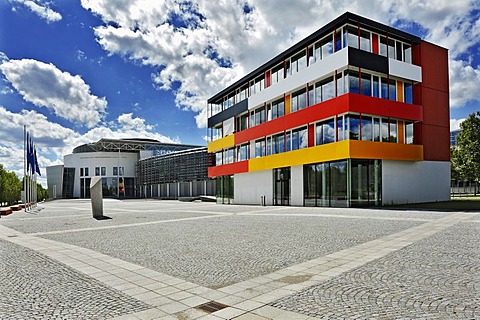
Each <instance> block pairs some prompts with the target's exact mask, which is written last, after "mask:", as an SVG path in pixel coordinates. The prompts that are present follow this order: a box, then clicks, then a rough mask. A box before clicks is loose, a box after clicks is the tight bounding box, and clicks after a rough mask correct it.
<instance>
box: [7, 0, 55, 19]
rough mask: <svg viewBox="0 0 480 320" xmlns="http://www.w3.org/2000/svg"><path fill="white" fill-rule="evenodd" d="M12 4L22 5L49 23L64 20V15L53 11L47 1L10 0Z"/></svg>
mask: <svg viewBox="0 0 480 320" xmlns="http://www.w3.org/2000/svg"><path fill="white" fill-rule="evenodd" d="M10 1H11V2H16V3H21V4H23V5H24V6H25V7H27V8H28V9H30V11H32V12H33V13H35V14H36V15H38V16H39V17H40V18H42V19H45V20H47V22H48V23H51V22H57V21H60V20H62V15H61V14H60V13H58V12H57V11H55V10H52V9H51V8H50V6H49V4H48V3H47V2H45V1H38V0H37V1H32V0H10Z"/></svg>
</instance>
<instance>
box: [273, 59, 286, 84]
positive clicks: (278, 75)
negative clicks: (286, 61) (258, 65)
mask: <svg viewBox="0 0 480 320" xmlns="http://www.w3.org/2000/svg"><path fill="white" fill-rule="evenodd" d="M282 79H283V63H281V64H279V65H278V66H276V67H274V68H273V69H272V71H271V73H270V81H271V84H274V83H277V82H278V81H280V80H282Z"/></svg>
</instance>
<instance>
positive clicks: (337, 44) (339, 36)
mask: <svg viewBox="0 0 480 320" xmlns="http://www.w3.org/2000/svg"><path fill="white" fill-rule="evenodd" d="M340 50H342V29H339V30H337V31H336V32H335V52H337V51H340Z"/></svg>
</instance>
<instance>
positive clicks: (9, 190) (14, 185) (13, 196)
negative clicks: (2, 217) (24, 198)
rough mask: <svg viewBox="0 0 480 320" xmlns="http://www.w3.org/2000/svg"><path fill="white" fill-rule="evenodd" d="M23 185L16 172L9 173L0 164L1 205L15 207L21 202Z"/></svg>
mask: <svg viewBox="0 0 480 320" xmlns="http://www.w3.org/2000/svg"><path fill="white" fill-rule="evenodd" d="M21 192H22V183H21V181H20V179H19V178H18V177H17V175H16V174H15V172H11V171H7V170H5V168H4V167H3V165H2V164H0V204H2V203H6V204H7V206H9V205H13V204H15V203H17V201H18V200H20V197H21Z"/></svg>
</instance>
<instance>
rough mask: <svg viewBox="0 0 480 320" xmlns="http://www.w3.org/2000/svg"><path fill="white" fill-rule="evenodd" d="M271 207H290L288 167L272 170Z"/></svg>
mask: <svg viewBox="0 0 480 320" xmlns="http://www.w3.org/2000/svg"><path fill="white" fill-rule="evenodd" d="M273 183H274V188H273V205H275V206H289V205H290V167H288V168H279V169H273Z"/></svg>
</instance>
